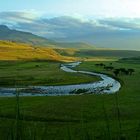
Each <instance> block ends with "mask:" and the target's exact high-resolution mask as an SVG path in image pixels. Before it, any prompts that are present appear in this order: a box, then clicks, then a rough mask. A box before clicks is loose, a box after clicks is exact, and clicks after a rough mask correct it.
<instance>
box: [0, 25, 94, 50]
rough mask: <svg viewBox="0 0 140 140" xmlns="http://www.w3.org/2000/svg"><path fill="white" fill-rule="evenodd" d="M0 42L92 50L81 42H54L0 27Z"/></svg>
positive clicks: (3, 26) (88, 45)
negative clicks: (7, 41)
mask: <svg viewBox="0 0 140 140" xmlns="http://www.w3.org/2000/svg"><path fill="white" fill-rule="evenodd" d="M0 40H9V41H15V42H21V43H28V44H31V45H34V46H45V47H53V48H77V49H94V48H95V47H94V46H93V45H90V44H87V43H81V42H74V43H69V42H65V43H64V42H55V41H52V40H49V39H46V38H44V37H40V36H37V35H34V34H32V33H29V32H23V31H17V30H12V29H10V28H8V27H7V26H5V25H0Z"/></svg>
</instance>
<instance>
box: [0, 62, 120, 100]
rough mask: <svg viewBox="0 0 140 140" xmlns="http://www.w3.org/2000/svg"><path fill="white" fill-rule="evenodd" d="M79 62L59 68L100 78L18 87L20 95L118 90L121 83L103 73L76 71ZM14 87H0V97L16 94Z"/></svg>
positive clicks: (95, 92)
mask: <svg viewBox="0 0 140 140" xmlns="http://www.w3.org/2000/svg"><path fill="white" fill-rule="evenodd" d="M80 63H81V62H72V63H68V64H61V66H60V69H61V70H63V71H65V72H70V73H82V74H88V75H91V76H99V77H100V78H101V79H102V80H101V81H97V82H93V83H84V84H75V85H61V86H34V87H33V86H30V87H27V88H18V91H19V93H20V94H19V95H20V96H57V95H77V94H78V95H79V94H93V93H94V94H104V93H107V94H111V93H115V92H117V91H119V89H120V88H121V84H120V83H119V82H118V81H117V80H115V79H113V78H112V77H109V76H107V75H105V74H100V73H95V72H88V71H76V70H73V68H74V67H76V66H78V65H80ZM16 91H17V89H16V88H0V96H1V97H7V96H8V97H13V96H15V94H16Z"/></svg>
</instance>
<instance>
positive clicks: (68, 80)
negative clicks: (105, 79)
mask: <svg viewBox="0 0 140 140" xmlns="http://www.w3.org/2000/svg"><path fill="white" fill-rule="evenodd" d="M61 63H62V62H55V61H0V86H9V87H13V86H15V85H17V86H32V85H33V86H34V85H65V84H78V83H87V82H93V81H97V80H99V78H98V77H94V76H93V77H91V76H88V75H83V74H77V73H67V72H64V71H62V70H60V64H61Z"/></svg>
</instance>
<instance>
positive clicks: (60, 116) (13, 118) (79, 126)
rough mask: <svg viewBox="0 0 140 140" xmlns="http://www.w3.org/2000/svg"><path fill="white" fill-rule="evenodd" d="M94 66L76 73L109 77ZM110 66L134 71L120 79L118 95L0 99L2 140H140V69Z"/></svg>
mask: <svg viewBox="0 0 140 140" xmlns="http://www.w3.org/2000/svg"><path fill="white" fill-rule="evenodd" d="M95 63H96V62H84V63H82V64H81V65H80V66H79V67H78V68H77V69H80V70H88V71H98V72H104V73H108V74H112V72H111V71H106V70H104V69H103V68H101V67H97V66H95V65H94V64H95ZM97 63H98V62H97ZM103 63H105V64H106V65H109V64H110V62H103ZM111 63H112V65H113V66H114V67H115V68H120V67H124V68H134V69H135V71H136V72H135V73H134V74H133V75H131V76H128V75H119V77H118V78H119V79H120V80H121V81H122V88H121V90H120V91H119V92H118V93H117V94H110V95H107V94H105V95H82V96H61V97H60V96H58V97H22V98H20V99H19V102H18V103H17V99H16V98H0V118H1V119H0V137H1V140H5V139H9V140H11V139H16V138H17V137H18V139H24V140H25V139H26V140H32V139H37V140H46V139H49V140H54V139H55V140H92V139H96V140H111V139H113V140H139V139H140V134H139V133H140V88H139V83H140V65H139V64H135V63H132V62H131V63H129V62H125V61H123V62H111ZM26 65H27V64H26Z"/></svg>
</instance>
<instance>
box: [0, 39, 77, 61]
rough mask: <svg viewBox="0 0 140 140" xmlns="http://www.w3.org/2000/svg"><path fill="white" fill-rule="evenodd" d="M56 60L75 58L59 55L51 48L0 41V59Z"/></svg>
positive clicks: (71, 59)
mask: <svg viewBox="0 0 140 140" xmlns="http://www.w3.org/2000/svg"><path fill="white" fill-rule="evenodd" d="M23 59H24V60H32V59H37V60H38V59H41V60H44V59H45V60H57V61H73V60H75V58H73V57H66V56H62V55H60V54H59V53H58V52H56V51H55V50H54V49H52V48H46V47H45V48H44V47H33V46H31V45H28V44H23V43H16V42H11V41H2V40H1V41H0V60H23Z"/></svg>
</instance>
